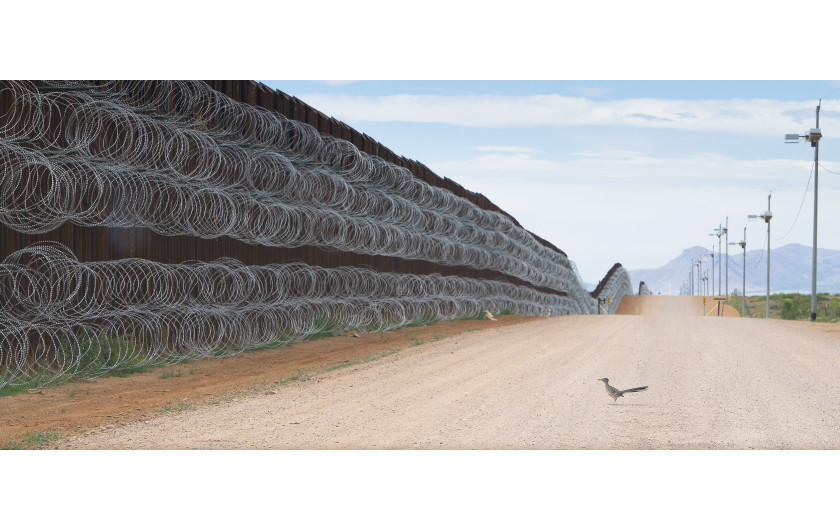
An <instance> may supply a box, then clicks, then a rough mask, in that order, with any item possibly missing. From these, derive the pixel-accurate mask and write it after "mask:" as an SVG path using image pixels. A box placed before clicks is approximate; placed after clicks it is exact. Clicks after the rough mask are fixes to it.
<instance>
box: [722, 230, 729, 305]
mask: <svg viewBox="0 0 840 530" xmlns="http://www.w3.org/2000/svg"><path fill="white" fill-rule="evenodd" d="M723 234H724V235H725V236H726V245H725V246H724V247H723V248H725V249H726V292H724V293H723V294H724V296H726V300H727V301H729V216H728V215H727V216H726V226H724V227H723Z"/></svg>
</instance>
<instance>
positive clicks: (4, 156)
mask: <svg viewBox="0 0 840 530" xmlns="http://www.w3.org/2000/svg"><path fill="white" fill-rule="evenodd" d="M0 168H2V173H0V187H2V188H1V189H0V258H2V261H0V307H2V314H0V386H2V385H4V384H10V383H15V382H22V381H31V379H32V378H33V377H40V378H46V379H48V378H51V377H63V376H66V375H72V374H79V373H85V374H93V373H102V372H105V371H108V370H112V369H115V368H119V367H125V366H134V365H138V364H150V363H152V364H153V363H168V362H174V361H177V360H180V359H184V358H194V357H207V356H213V355H231V354H235V353H237V352H239V351H242V350H243V349H248V348H254V347H261V346H265V345H269V344H274V345H276V344H282V343H285V342H289V341H293V340H300V339H301V338H302V337H305V336H307V335H309V334H312V333H317V332H319V331H323V330H324V329H330V330H344V329H365V330H374V329H388V328H392V327H395V326H401V325H405V324H407V323H411V322H419V321H433V320H440V319H450V318H456V317H462V316H466V315H471V314H475V313H477V312H479V311H480V310H482V309H489V310H491V311H499V310H502V309H510V310H513V311H515V312H518V313H522V314H530V315H561V314H570V313H595V312H597V311H598V307H597V306H598V304H597V297H598V296H611V297H612V299H613V300H614V303H613V304H612V307H617V306H618V302H619V301H620V298H621V296H623V295H624V294H629V293H630V292H631V288H630V281H629V277H628V275H627V272H626V271H625V270H624V268H623V267H621V265H620V264H616V265H615V266H614V267H613V268H612V269H611V270H610V271H609V272H608V274H607V275H606V276H605V277H604V279H603V280H602V281H601V282H600V283H599V285H598V287H597V288H596V290H595V291H594V292H593V293H589V292H587V291H586V289H585V288H584V287H583V286H582V284H581V282H580V281H579V279H578V277H577V275H576V273H575V270H574V265H573V263H571V262H570V261H569V259H568V257H567V256H566V254H565V253H563V252H562V251H561V250H559V249H558V248H556V247H554V246H553V245H552V244H550V243H549V242H547V241H545V240H543V239H542V238H540V237H538V236H536V235H535V234H532V233H531V232H529V231H527V230H525V229H524V228H522V227H521V226H520V225H519V223H518V222H517V221H516V220H515V219H513V218H512V217H511V216H510V215H508V214H507V213H505V212H503V211H501V210H500V209H499V208H498V207H496V206H495V205H494V204H492V203H491V202H490V201H489V200H488V199H487V198H486V197H484V196H483V195H481V194H478V193H474V192H470V191H468V190H466V189H464V188H463V187H461V186H460V185H458V184H457V183H455V182H453V181H451V180H449V179H446V178H441V177H439V176H437V175H435V174H434V173H433V172H431V171H430V170H429V169H428V168H426V167H425V166H423V165H422V164H420V163H418V162H415V161H412V160H408V159H405V158H402V157H398V156H396V155H395V154H394V153H392V152H391V151H389V150H388V149H386V148H385V147H383V146H381V145H380V144H378V143H377V142H375V141H373V140H372V139H370V138H369V137H367V136H365V135H363V134H360V133H358V132H357V131H355V130H353V129H352V128H350V127H348V126H347V125H345V124H343V123H341V122H339V121H337V120H335V119H333V118H328V117H327V116H325V115H323V114H322V113H320V112H318V111H317V110H315V109H313V108H311V107H309V106H308V105H306V104H304V103H303V102H301V101H299V100H297V99H295V98H291V97H289V96H287V95H286V94H283V93H282V92H280V91H272V90H270V89H268V88H267V87H265V86H263V85H259V84H256V83H253V82H240V81H210V82H203V81H135V82H84V83H82V82H14V81H5V82H0ZM46 379H45V380H46Z"/></svg>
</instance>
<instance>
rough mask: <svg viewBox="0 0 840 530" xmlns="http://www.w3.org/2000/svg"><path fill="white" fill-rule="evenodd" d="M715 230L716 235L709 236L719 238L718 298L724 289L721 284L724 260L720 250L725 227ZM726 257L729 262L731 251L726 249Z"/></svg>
mask: <svg viewBox="0 0 840 530" xmlns="http://www.w3.org/2000/svg"><path fill="white" fill-rule="evenodd" d="M713 230H714V231H715V233H714V234H709V235H710V236H717V238H718V296H720V290H721V288H722V287H723V285H721V284H722V283H723V281H721V280H722V278H721V277H720V266H721V262H722V261H723V260H722V259H721V250H720V246H721V241H720V236H722V235H723V226H722V225H721V226H718V227H717V228H714V229H713ZM726 257H727V261H729V249H726ZM728 266H729V264H728V263H727V267H728ZM712 274H714V270H712ZM727 287H728V286H727ZM712 290H714V288H713V289H712ZM712 294H714V293H712Z"/></svg>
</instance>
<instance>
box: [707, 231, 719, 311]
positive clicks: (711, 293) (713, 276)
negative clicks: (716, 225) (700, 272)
mask: <svg viewBox="0 0 840 530" xmlns="http://www.w3.org/2000/svg"><path fill="white" fill-rule="evenodd" d="M712 235H714V234H712ZM718 255H720V254H718ZM704 256H711V257H712V290H711V292H710V293H709V294H710V295H712V296H714V295H715V246H714V245H712V252H711V254H704ZM707 280H708V278H707Z"/></svg>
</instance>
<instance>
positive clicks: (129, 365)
mask: <svg viewBox="0 0 840 530" xmlns="http://www.w3.org/2000/svg"><path fill="white" fill-rule="evenodd" d="M511 314H513V312H512V311H510V310H509V309H503V310H501V311H498V312H497V313H495V316H504V315H511ZM482 319H484V311H483V310H480V311H477V312H475V313H474V314H470V315H464V316H461V317H456V318H454V319H453V320H482ZM436 322H438V320H437V319H435V318H432V317H421V318H419V319H418V320H416V321H415V322H412V323H410V324H407V325H406V326H403V327H420V326H428V325H430V324H434V323H436ZM381 328H382V326H378V327H374V328H371V329H370V330H360V331H368V332H371V333H373V332H377V333H379V334H380V336H382V334H383V333H384V331H383V330H382V329H381ZM316 329H319V330H320V331H317V332H315V333H312V334H309V335H306V336H303V337H300V336H298V337H293V336H291V335H288V334H284V333H280V334H278V336H277V338H276V340H274V341H272V343H270V344H267V345H265V346H262V347H260V348H254V349H253V351H258V350H263V349H268V348H278V347H282V346H285V345H287V344H290V343H294V342H300V341H311V340H318V339H321V338H324V337H332V336H335V335H340V334H341V333H342V332H343V331H344V327H343V325H340V323H339V322H336V321H330V320H328V319H326V318H323V317H321V318H319V319H317V320H316ZM396 329H399V328H396ZM86 330H88V331H90V328H86ZM389 331H394V330H389ZM468 331H475V330H474V329H472V330H468ZM81 335H82V337H81V338H80V339H78V340H70V339H69V338H68V337H63V338H61V339H59V344H58V345H57V346H58V353H57V354H56V356H57V360H56V362H57V364H59V365H65V363H67V364H68V365H75V366H81V367H85V369H84V370H83V371H81V372H79V373H77V374H75V375H72V376H58V377H56V374H55V373H51V372H49V371H47V370H46V369H41V370H39V371H38V372H37V373H33V374H30V375H27V376H23V377H15V379H14V383H13V384H7V385H5V386H3V387H0V398H2V397H5V396H13V395H16V394H21V393H25V392H27V391H28V390H34V389H40V388H48V387H55V386H60V385H63V384H66V383H68V382H73V381H81V380H85V379H89V378H91V377H128V376H129V375H132V374H138V373H145V372H149V371H151V370H153V369H154V368H155V367H156V366H160V365H171V364H186V363H189V362H192V359H184V360H179V359H178V358H177V357H175V356H173V357H171V358H166V359H158V360H156V361H155V362H149V361H148V360H147V357H146V353H145V351H144V350H143V347H142V344H141V343H140V342H139V341H137V340H136V339H135V338H134V337H132V336H130V335H122V336H116V335H114V334H110V333H108V332H106V331H103V332H101V333H99V334H93V333H90V332H89V333H88V334H87V335H85V334H84V333H83V334H81ZM441 338H444V337H438V336H434V337H432V338H431V339H430V340H440V339H441ZM425 342H427V341H426V340H422V339H417V338H416V337H415V339H414V344H413V345H415V346H419V345H420V344H424V343H425ZM247 349H249V350H250V348H247ZM230 351H231V350H230V349H228V348H218V349H217V350H216V351H214V352H213V354H212V356H216V357H223V356H226V355H229V353H230ZM117 363H119V364H120V366H118V367H113V365H114V364H117ZM188 373H189V374H193V373H194V370H192V369H191V370H189V372H188ZM182 375H183V372H182V371H181V370H178V371H177V372H175V371H174V370H165V371H163V372H162V373H161V375H160V378H161V379H167V378H170V377H181V376H182ZM10 377H11V376H10V375H7V374H3V373H2V370H0V380H8V379H9V378H10Z"/></svg>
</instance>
